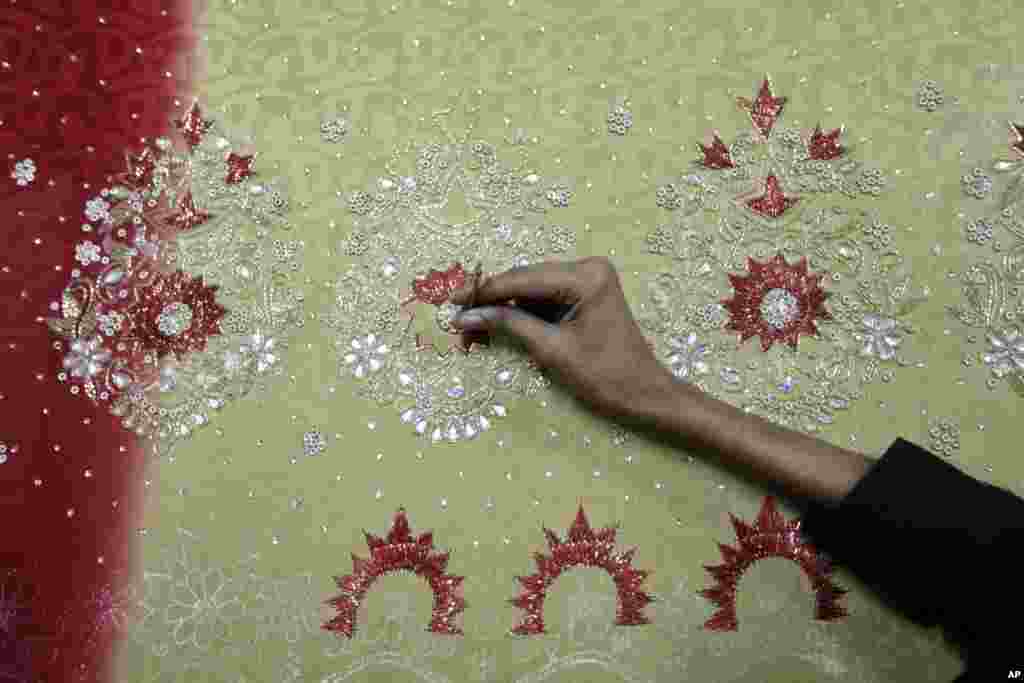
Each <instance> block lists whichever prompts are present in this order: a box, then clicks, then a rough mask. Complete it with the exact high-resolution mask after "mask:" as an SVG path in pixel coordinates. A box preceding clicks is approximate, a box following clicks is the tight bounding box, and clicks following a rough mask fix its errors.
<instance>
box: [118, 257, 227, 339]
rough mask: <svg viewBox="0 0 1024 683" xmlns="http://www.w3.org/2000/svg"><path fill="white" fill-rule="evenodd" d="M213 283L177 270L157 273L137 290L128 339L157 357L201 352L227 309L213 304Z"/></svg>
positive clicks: (217, 329) (215, 331) (218, 328)
mask: <svg viewBox="0 0 1024 683" xmlns="http://www.w3.org/2000/svg"><path fill="white" fill-rule="evenodd" d="M216 291H217V287H216V286H207V285H205V284H203V278H201V277H198V278H193V277H189V276H188V275H186V274H185V273H184V272H182V271H180V270H178V271H175V272H173V273H171V274H170V275H161V276H159V277H157V279H156V280H154V281H153V282H152V283H150V284H149V285H147V286H146V287H144V288H143V289H142V290H140V292H139V303H138V305H137V306H134V307H132V308H131V309H130V310H129V311H128V316H129V322H130V328H129V330H130V332H129V334H130V335H131V340H132V341H133V342H135V343H136V344H137V345H138V347H139V349H140V350H141V351H155V352H156V354H157V357H158V358H163V357H164V356H166V355H167V354H169V353H173V354H174V355H175V356H176V357H177V358H179V359H180V358H181V357H182V356H183V355H184V354H185V353H187V352H189V351H202V350H203V349H205V348H206V340H207V339H208V338H209V337H211V336H213V335H215V334H220V320H221V318H223V317H224V314H225V313H227V311H226V310H225V309H224V307H223V306H221V305H220V304H218V303H217V300H216V298H215V297H214V294H215V293H216Z"/></svg>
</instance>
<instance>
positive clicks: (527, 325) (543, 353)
mask: <svg viewBox="0 0 1024 683" xmlns="http://www.w3.org/2000/svg"><path fill="white" fill-rule="evenodd" d="M455 326H456V327H458V328H459V329H462V330H465V331H467V332H477V331H487V332H504V333H505V334H507V335H508V336H510V337H513V338H515V339H518V340H519V341H521V342H522V343H523V345H524V346H526V350H527V351H528V352H529V354H530V355H531V356H532V357H533V358H534V359H536V360H537V361H538V362H540V363H541V364H542V365H543V364H547V363H549V362H550V361H551V360H552V359H553V358H554V357H555V355H556V354H557V351H558V340H559V331H560V330H559V328H558V326H557V325H552V324H550V323H547V322H544V321H543V320H541V319H540V318H537V317H535V316H532V315H530V314H529V313H527V312H525V311H523V310H522V309H519V308H516V307H515V306H481V307H480V308H474V309H471V310H469V311H465V312H464V313H462V314H460V315H459V316H458V317H456V318H455Z"/></svg>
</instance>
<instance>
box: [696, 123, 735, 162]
mask: <svg viewBox="0 0 1024 683" xmlns="http://www.w3.org/2000/svg"><path fill="white" fill-rule="evenodd" d="M698 146H699V147H700V150H701V151H702V152H703V153H704V159H703V160H702V161H701V163H702V164H703V165H704V168H713V169H715V170H721V169H725V168H735V166H736V164H734V163H733V161H732V157H731V156H729V148H728V147H727V146H726V144H725V143H724V142H722V138H720V137H719V136H718V131H715V133H714V137H713V138H712V140H711V144H710V145H705V144H703V143H698Z"/></svg>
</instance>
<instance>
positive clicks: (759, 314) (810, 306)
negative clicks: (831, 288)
mask: <svg viewBox="0 0 1024 683" xmlns="http://www.w3.org/2000/svg"><path fill="white" fill-rule="evenodd" d="M747 269H748V271H749V275H747V276H745V277H744V276H741V275H733V274H731V273H730V274H729V281H730V282H731V283H732V287H733V290H734V295H733V297H732V298H731V299H724V300H722V301H721V304H722V305H723V306H725V307H726V308H727V309H728V310H729V313H730V319H729V323H728V325H727V326H726V329H729V330H733V331H735V332H739V333H740V340H739V343H740V344H742V343H743V342H745V341H746V340H747V339H750V338H751V337H754V336H760V337H761V350H762V351H767V350H768V349H770V348H771V346H772V344H773V343H774V342H777V341H778V342H786V343H788V344H789V345H790V346H791V347H793V348H794V349H795V348H796V347H797V342H798V341H799V338H800V335H801V334H813V335H817V334H818V328H817V326H816V321H817V320H830V319H831V317H832V316H831V314H830V313H829V312H828V311H827V310H825V299H826V298H828V296H829V293H828V292H826V291H824V290H823V289H822V288H821V281H822V279H823V278H824V275H821V274H819V275H811V274H809V273H808V272H807V258H806V257H805V258H802V259H800V261H799V262H798V263H797V264H796V265H792V266H791V265H789V264H787V263H786V260H785V259H784V258H783V257H782V254H778V255H776V256H775V258H773V259H772V260H770V261H766V262H765V263H759V262H757V261H755V260H754V259H752V258H748V259H747ZM766 297H767V298H768V301H767V302H765V298H766ZM780 299H781V301H780ZM763 303H767V305H768V306H769V307H771V306H776V307H781V310H777V309H772V308H769V310H768V312H767V313H768V315H769V317H774V318H775V320H771V321H769V320H766V319H765V314H766V313H765V311H763V310H762V304H763Z"/></svg>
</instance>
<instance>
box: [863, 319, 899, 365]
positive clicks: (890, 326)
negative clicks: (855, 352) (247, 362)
mask: <svg viewBox="0 0 1024 683" xmlns="http://www.w3.org/2000/svg"><path fill="white" fill-rule="evenodd" d="M862 323H863V325H864V330H863V332H861V334H860V335H859V337H858V339H860V340H861V341H863V342H864V348H863V349H862V350H861V353H862V354H863V355H865V356H876V355H877V356H878V357H879V358H881V359H882V360H892V359H893V358H894V357H895V356H896V347H898V346H899V345H900V343H901V342H902V341H903V337H902V336H901V335H900V332H899V329H898V324H897V322H896V321H895V320H893V319H892V318H884V317H882V316H880V315H875V314H874V313H869V314H868V315H865V316H864V319H863V320H862Z"/></svg>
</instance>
